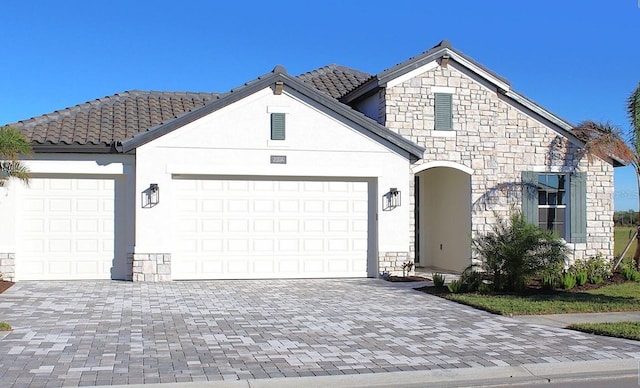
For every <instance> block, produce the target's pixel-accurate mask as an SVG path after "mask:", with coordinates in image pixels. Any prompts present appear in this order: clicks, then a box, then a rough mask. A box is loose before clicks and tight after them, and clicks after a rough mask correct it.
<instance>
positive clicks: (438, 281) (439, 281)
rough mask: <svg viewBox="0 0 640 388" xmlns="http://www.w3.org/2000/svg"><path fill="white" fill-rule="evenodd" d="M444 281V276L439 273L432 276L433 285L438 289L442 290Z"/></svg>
mask: <svg viewBox="0 0 640 388" xmlns="http://www.w3.org/2000/svg"><path fill="white" fill-rule="evenodd" d="M444 280H445V276H444V275H443V274H441V273H437V272H436V273H434V274H433V285H434V286H436V287H438V288H442V287H443V286H444Z"/></svg>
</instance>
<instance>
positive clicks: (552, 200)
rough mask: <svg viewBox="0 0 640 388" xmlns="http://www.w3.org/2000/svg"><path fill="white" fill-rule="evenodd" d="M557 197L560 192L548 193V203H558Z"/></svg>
mask: <svg viewBox="0 0 640 388" xmlns="http://www.w3.org/2000/svg"><path fill="white" fill-rule="evenodd" d="M557 197H558V193H549V194H548V195H547V203H548V204H549V205H557V204H558V203H557Z"/></svg>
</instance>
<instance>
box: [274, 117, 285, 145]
mask: <svg viewBox="0 0 640 388" xmlns="http://www.w3.org/2000/svg"><path fill="white" fill-rule="evenodd" d="M284 117H285V114H284V113H271V140H284V139H285V119H284Z"/></svg>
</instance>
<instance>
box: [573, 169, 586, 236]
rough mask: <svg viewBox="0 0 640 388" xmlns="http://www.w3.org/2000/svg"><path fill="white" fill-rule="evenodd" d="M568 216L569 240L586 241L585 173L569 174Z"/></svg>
mask: <svg viewBox="0 0 640 388" xmlns="http://www.w3.org/2000/svg"><path fill="white" fill-rule="evenodd" d="M570 184H571V189H570V190H571V193H570V194H569V195H570V201H571V202H570V203H569V206H570V207H571V208H570V209H569V217H571V242H574V243H585V242H587V173H585V172H577V173H575V174H574V175H572V176H571V183H570Z"/></svg>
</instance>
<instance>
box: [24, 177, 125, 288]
mask: <svg viewBox="0 0 640 388" xmlns="http://www.w3.org/2000/svg"><path fill="white" fill-rule="evenodd" d="M18 203H19V204H20V205H19V209H18V210H19V211H18V218H19V219H18V247H17V255H16V278H18V279H19V280H67V279H111V267H112V262H113V257H114V180H113V179H95V178H32V179H31V182H30V184H29V187H28V188H26V189H24V191H23V194H22V196H21V198H20V199H19V201H18Z"/></svg>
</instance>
